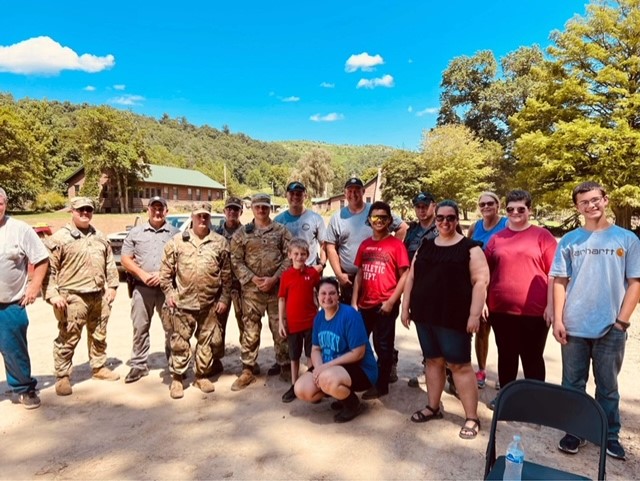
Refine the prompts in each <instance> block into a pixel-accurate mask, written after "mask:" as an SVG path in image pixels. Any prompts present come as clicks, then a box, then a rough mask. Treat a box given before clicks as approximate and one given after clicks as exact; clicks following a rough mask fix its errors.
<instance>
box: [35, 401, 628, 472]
mask: <svg viewBox="0 0 640 481" xmlns="http://www.w3.org/2000/svg"><path fill="white" fill-rule="evenodd" d="M38 405H39V404H38ZM25 407H26V406H25ZM36 407H37V406H36ZM607 454H608V455H609V456H611V457H612V458H614V459H622V460H625V459H626V458H627V455H626V454H625V452H624V448H623V447H622V445H621V444H620V442H619V441H618V440H617V439H609V440H608V441H607Z"/></svg>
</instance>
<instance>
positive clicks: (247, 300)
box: [240, 286, 290, 368]
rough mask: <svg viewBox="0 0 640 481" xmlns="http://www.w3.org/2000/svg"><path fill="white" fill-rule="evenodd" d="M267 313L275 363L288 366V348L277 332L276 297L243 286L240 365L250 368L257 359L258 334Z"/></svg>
mask: <svg viewBox="0 0 640 481" xmlns="http://www.w3.org/2000/svg"><path fill="white" fill-rule="evenodd" d="M265 311H266V313H267V316H268V318H269V330H270V331H271V335H272V336H273V349H274V351H275V355H276V362H277V363H278V364H280V365H284V364H288V363H289V362H290V360H289V346H288V344H287V340H286V339H285V338H283V337H282V336H280V333H279V332H278V296H277V294H276V293H275V292H262V291H260V290H258V288H253V287H248V286H243V289H242V323H243V325H244V331H243V332H242V336H241V338H240V353H241V358H242V365H243V366H247V367H250V368H252V367H253V366H255V364H256V361H257V359H258V350H259V349H260V332H261V331H262V315H263V314H264V313H265Z"/></svg>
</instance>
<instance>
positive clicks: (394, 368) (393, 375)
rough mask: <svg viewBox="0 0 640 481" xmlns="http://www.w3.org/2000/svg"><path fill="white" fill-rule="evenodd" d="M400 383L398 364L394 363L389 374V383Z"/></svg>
mask: <svg viewBox="0 0 640 481" xmlns="http://www.w3.org/2000/svg"><path fill="white" fill-rule="evenodd" d="M394 382H398V364H397V363H395V362H394V363H393V364H392V365H391V372H390V373H389V383H394Z"/></svg>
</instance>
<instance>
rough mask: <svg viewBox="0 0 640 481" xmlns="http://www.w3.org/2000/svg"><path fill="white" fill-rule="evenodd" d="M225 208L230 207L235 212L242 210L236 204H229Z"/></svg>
mask: <svg viewBox="0 0 640 481" xmlns="http://www.w3.org/2000/svg"><path fill="white" fill-rule="evenodd" d="M225 209H229V210H232V211H234V212H240V207H236V206H235V205H228V206H226V207H225Z"/></svg>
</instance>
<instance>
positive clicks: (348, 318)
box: [311, 304, 378, 385]
mask: <svg viewBox="0 0 640 481" xmlns="http://www.w3.org/2000/svg"><path fill="white" fill-rule="evenodd" d="M311 342H312V344H313V345H314V346H320V349H321V350H322V362H330V361H332V360H334V359H335V358H337V357H340V356H342V355H343V354H345V353H347V352H349V351H351V350H353V349H355V348H356V347H359V346H362V345H364V346H365V352H364V357H363V358H362V359H361V360H360V367H361V368H362V370H363V371H364V373H365V374H366V375H367V378H368V379H369V381H371V384H374V385H375V383H376V381H377V380H378V365H377V363H376V358H375V357H374V356H373V351H372V350H371V344H369V337H368V336H367V331H366V330H365V328H364V321H363V320H362V316H361V315H360V313H359V312H358V311H356V310H355V309H354V308H353V307H351V306H347V305H346V304H340V308H339V309H338V312H336V315H335V316H333V319H331V320H330V321H327V320H326V318H325V315H324V310H321V311H320V312H318V314H317V315H316V318H315V319H314V320H313V335H312V341H311Z"/></svg>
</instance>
